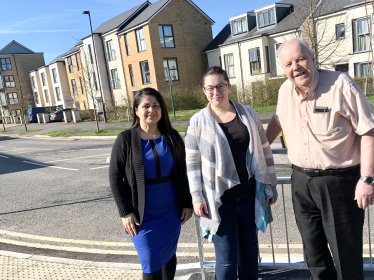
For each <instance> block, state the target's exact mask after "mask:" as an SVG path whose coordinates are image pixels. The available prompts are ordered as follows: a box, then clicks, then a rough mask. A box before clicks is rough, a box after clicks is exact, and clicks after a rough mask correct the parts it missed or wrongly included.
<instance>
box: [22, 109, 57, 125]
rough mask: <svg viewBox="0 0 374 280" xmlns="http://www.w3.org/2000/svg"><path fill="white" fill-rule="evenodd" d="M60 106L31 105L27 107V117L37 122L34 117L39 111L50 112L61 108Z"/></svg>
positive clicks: (30, 120)
mask: <svg viewBox="0 0 374 280" xmlns="http://www.w3.org/2000/svg"><path fill="white" fill-rule="evenodd" d="M61 109H62V107H61V106H46V107H32V108H28V110H27V118H28V120H29V122H37V121H38V119H37V117H36V115H37V114H39V113H48V114H49V113H50V112H53V111H57V110H61Z"/></svg>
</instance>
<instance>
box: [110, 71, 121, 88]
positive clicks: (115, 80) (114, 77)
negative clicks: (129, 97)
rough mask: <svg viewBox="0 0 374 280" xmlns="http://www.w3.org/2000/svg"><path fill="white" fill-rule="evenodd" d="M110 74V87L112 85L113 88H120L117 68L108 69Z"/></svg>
mask: <svg viewBox="0 0 374 280" xmlns="http://www.w3.org/2000/svg"><path fill="white" fill-rule="evenodd" d="M110 76H111V78H112V87H113V89H119V88H121V83H120V80H119V78H118V71H117V68H116V69H111V70H110Z"/></svg>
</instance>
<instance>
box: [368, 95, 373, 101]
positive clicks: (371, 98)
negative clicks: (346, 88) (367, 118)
mask: <svg viewBox="0 0 374 280" xmlns="http://www.w3.org/2000/svg"><path fill="white" fill-rule="evenodd" d="M366 98H367V100H368V101H374V95H370V96H367V97H366Z"/></svg>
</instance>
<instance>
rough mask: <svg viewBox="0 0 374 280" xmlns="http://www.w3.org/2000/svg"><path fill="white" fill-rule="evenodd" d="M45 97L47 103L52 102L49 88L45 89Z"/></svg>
mask: <svg viewBox="0 0 374 280" xmlns="http://www.w3.org/2000/svg"><path fill="white" fill-rule="evenodd" d="M44 99H45V103H50V102H51V100H50V98H49V94H48V89H45V90H44Z"/></svg>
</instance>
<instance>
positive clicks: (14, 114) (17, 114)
mask: <svg viewBox="0 0 374 280" xmlns="http://www.w3.org/2000/svg"><path fill="white" fill-rule="evenodd" d="M10 115H11V116H20V115H21V110H19V109H18V110H12V111H10Z"/></svg>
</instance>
